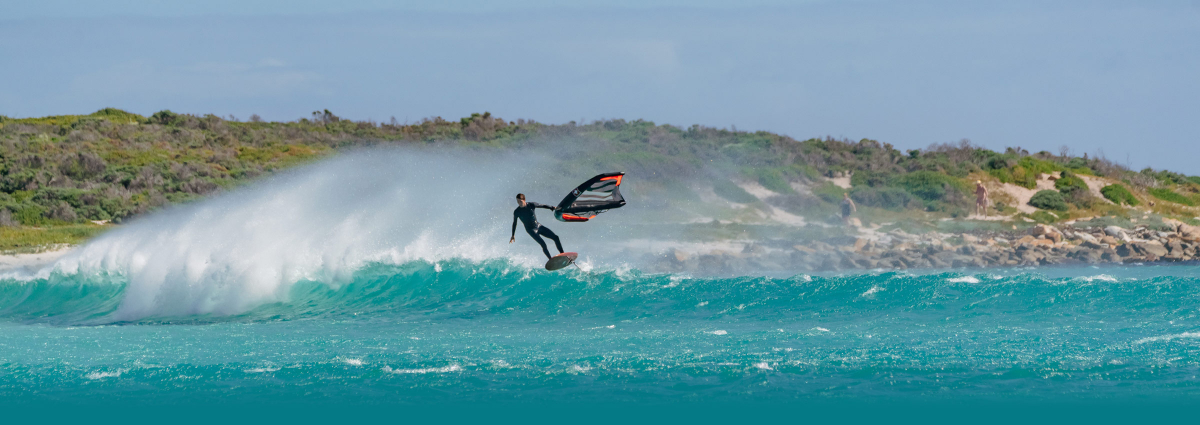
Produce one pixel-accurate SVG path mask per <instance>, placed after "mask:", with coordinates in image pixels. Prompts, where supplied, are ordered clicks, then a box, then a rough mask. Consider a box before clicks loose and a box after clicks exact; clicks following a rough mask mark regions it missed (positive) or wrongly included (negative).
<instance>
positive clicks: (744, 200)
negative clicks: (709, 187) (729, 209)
mask: <svg viewBox="0 0 1200 425" xmlns="http://www.w3.org/2000/svg"><path fill="white" fill-rule="evenodd" d="M713 192H716V193H717V196H720V197H722V198H725V199H726V200H728V201H730V202H737V203H739V204H749V203H751V202H754V201H757V200H758V198H756V197H754V195H751V194H750V192H747V191H746V189H742V188H741V187H740V186H738V185H736V184H734V183H733V182H731V181H729V180H725V179H718V180H716V181H714V182H713Z"/></svg>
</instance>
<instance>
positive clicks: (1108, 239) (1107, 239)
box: [1100, 235, 1121, 246]
mask: <svg viewBox="0 0 1200 425" xmlns="http://www.w3.org/2000/svg"><path fill="white" fill-rule="evenodd" d="M1100 243H1102V244H1105V245H1108V246H1117V245H1120V244H1121V241H1118V240H1117V238H1114V237H1112V236H1108V235H1104V237H1102V238H1100Z"/></svg>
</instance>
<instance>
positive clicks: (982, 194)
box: [975, 180, 988, 217]
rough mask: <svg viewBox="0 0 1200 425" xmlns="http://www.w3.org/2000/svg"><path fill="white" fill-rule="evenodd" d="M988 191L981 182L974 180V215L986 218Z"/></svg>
mask: <svg viewBox="0 0 1200 425" xmlns="http://www.w3.org/2000/svg"><path fill="white" fill-rule="evenodd" d="M987 207H988V190H987V188H986V187H983V181H982V180H975V215H978V216H980V217H987Z"/></svg>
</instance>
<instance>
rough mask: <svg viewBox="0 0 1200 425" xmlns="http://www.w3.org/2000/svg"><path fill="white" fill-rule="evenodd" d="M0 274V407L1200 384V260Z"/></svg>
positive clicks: (1093, 397)
mask: <svg viewBox="0 0 1200 425" xmlns="http://www.w3.org/2000/svg"><path fill="white" fill-rule="evenodd" d="M125 291H126V282H125V280H124V279H123V278H122V276H120V275H106V274H95V273H92V274H88V273H83V272H77V273H66V272H62V271H58V272H54V273H52V274H50V275H48V276H42V277H38V278H32V279H29V278H25V279H17V278H11V277H10V278H6V279H4V280H3V281H0V400H3V403H5V404H15V405H26V406H34V405H41V404H46V403H50V404H55V405H62V404H79V405H85V406H86V405H96V406H115V405H122V404H135V403H136V404H138V405H148V406H171V405H195V404H200V405H203V404H222V403H235V404H242V405H260V404H278V403H284V404H286V403H298V404H304V405H308V406H315V405H322V404H327V405H336V406H342V407H345V406H368V407H369V406H375V407H379V406H398V407H404V406H430V405H441V404H449V405H456V404H457V405H476V406H478V405H486V404H489V403H492V404H517V405H521V404H522V403H524V404H527V405H541V404H546V405H572V404H589V403H620V404H627V405H634V406H638V405H640V406H656V405H671V404H677V403H691V404H695V405H710V406H715V405H739V404H745V403H750V404H756V405H777V406H787V405H796V404H805V403H809V404H811V403H818V404H819V403H835V404H836V403H854V402H857V401H864V402H878V401H886V402H889V403H908V402H912V403H921V404H929V403H932V404H935V405H936V404H938V403H944V404H946V405H955V403H964V402H965V403H973V402H985V403H991V402H996V403H1008V402H1029V403H1043V404H1045V403H1051V404H1053V403H1073V404H1080V403H1082V404H1085V405H1086V404H1097V405H1110V406H1111V405H1114V404H1130V403H1132V404H1139V403H1151V404H1168V405H1170V404H1177V405H1189V404H1191V403H1192V402H1194V401H1197V400H1200V379H1198V378H1197V376H1198V375H1200V318H1198V317H1197V313H1198V310H1200V298H1198V297H1200V267H1198V266H1196V265H1183V266H1113V267H1099V268H1097V267H1077V268H1043V269H1019V270H997V271H953V272H926V273H898V272H886V273H862V274H847V275H828V276H810V275H796V276H775V277H764V276H735V277H704V278H700V277H688V276H681V275H669V274H643V273H640V272H638V271H636V270H608V271H605V270H599V269H596V270H592V271H591V272H582V271H578V270H568V271H564V272H547V271H544V270H539V269H531V268H528V267H524V266H519V265H514V264H513V263H511V262H509V261H507V260H487V261H469V260H446V261H440V262H436V263H431V262H425V261H417V262H409V263H405V264H400V265H394V264H382V263H373V264H367V265H366V266H363V267H361V268H359V269H358V270H357V271H355V272H353V274H352V276H351V277H350V278H349V279H347V280H346V281H345V282H344V283H343V284H339V285H329V284H325V283H316V282H309V281H300V282H296V283H295V284H294V285H291V286H290V289H289V290H288V293H287V295H286V297H284V299H285V301H282V302H273V303H268V304H264V305H259V306H257V307H254V308H252V309H250V310H248V311H247V312H244V313H240V314H233V315H214V314H197V315H187V314H175V315H171V316H169V317H145V318H140V319H137V320H134V321H128V320H118V319H116V318H115V312H117V311H119V309H120V306H121V305H122V302H123V301H124V295H125Z"/></svg>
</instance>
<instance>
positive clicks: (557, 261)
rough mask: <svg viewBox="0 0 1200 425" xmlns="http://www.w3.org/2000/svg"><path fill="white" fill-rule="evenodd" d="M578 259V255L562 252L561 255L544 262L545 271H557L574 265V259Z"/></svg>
mask: <svg viewBox="0 0 1200 425" xmlns="http://www.w3.org/2000/svg"><path fill="white" fill-rule="evenodd" d="M578 257H579V254H576V253H574V252H564V253H562V254H558V255H555V256H554V258H551V259H550V261H547V262H546V270H558V269H561V268H563V267H566V266H569V265H571V263H574V262H575V259H576V258H578Z"/></svg>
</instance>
